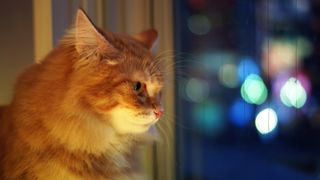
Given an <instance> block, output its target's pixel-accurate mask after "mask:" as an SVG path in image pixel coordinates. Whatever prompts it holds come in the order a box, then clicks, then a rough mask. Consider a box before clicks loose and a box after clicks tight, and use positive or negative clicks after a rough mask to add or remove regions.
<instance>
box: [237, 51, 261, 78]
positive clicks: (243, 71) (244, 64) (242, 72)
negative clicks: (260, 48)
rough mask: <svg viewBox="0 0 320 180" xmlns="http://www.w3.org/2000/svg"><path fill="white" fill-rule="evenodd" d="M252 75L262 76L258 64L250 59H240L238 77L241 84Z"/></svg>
mask: <svg viewBox="0 0 320 180" xmlns="http://www.w3.org/2000/svg"><path fill="white" fill-rule="evenodd" d="M250 74H257V75H260V69H259V67H258V65H257V63H256V62H255V61H254V60H253V59H252V58H250V57H244V58H242V59H240V63H239V66H238V76H239V79H240V81H241V82H243V81H244V80H245V79H246V77H247V76H248V75H250Z"/></svg>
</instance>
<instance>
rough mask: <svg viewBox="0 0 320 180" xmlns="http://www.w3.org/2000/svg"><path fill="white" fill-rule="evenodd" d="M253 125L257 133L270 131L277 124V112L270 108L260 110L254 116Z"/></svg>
mask: <svg viewBox="0 0 320 180" xmlns="http://www.w3.org/2000/svg"><path fill="white" fill-rule="evenodd" d="M255 125H256V128H257V130H258V131H259V133H261V134H263V135H264V134H268V133H270V132H272V131H273V130H274V129H275V128H276V127H277V125H278V117H277V113H276V112H275V111H274V110H273V109H271V108H266V109H264V110H262V111H260V112H259V113H258V115H257V117H256V120H255Z"/></svg>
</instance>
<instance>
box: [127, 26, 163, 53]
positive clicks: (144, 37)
mask: <svg viewBox="0 0 320 180" xmlns="http://www.w3.org/2000/svg"><path fill="white" fill-rule="evenodd" d="M133 38H134V39H136V40H138V41H139V42H141V43H142V44H144V45H145V46H146V47H147V48H148V49H152V48H153V46H154V44H155V42H156V40H157V39H158V32H157V31H156V30H155V29H149V30H146V31H143V32H141V33H139V34H136V35H134V36H133Z"/></svg>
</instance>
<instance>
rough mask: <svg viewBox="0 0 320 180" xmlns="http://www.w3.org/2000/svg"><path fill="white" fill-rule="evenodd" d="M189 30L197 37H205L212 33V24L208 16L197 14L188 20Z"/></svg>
mask: <svg viewBox="0 0 320 180" xmlns="http://www.w3.org/2000/svg"><path fill="white" fill-rule="evenodd" d="M188 28H189V30H190V31H191V32H192V33H194V34H196V35H205V34H207V33H208V32H209V31H210V29H211V23H210V20H209V19H208V17H207V16H205V15H202V14H196V15H192V16H190V17H189V18H188Z"/></svg>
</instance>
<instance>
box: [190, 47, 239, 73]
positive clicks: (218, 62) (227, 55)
mask: <svg viewBox="0 0 320 180" xmlns="http://www.w3.org/2000/svg"><path fill="white" fill-rule="evenodd" d="M195 59H199V60H200V63H199V62H198V61H196V62H197V63H194V65H195V66H198V68H199V69H201V71H202V72H203V73H209V74H215V73H218V72H219V70H220V68H221V66H223V65H224V64H234V61H235V59H236V57H235V54H234V53H232V52H229V51H208V52H205V53H200V54H198V55H196V56H195Z"/></svg>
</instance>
